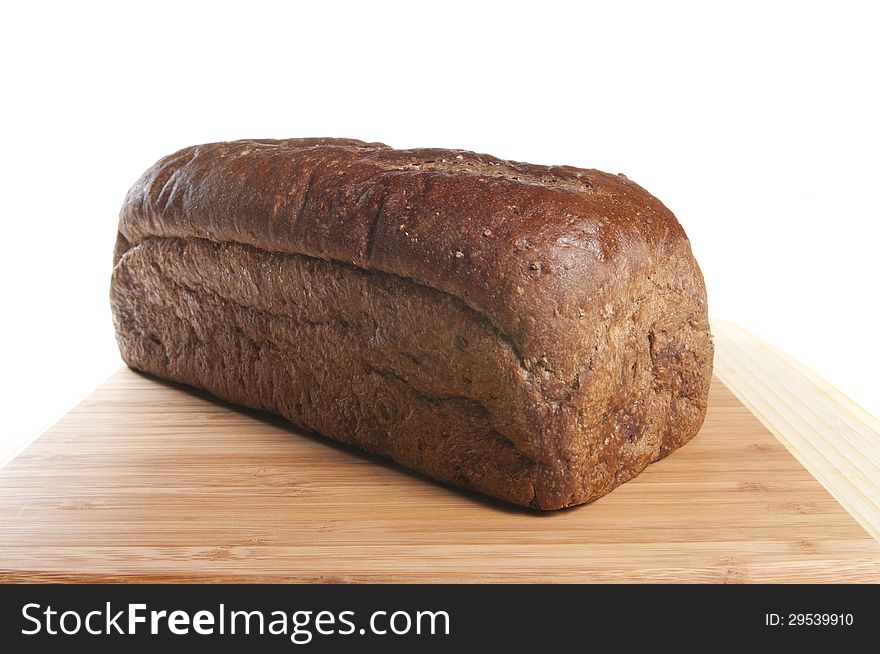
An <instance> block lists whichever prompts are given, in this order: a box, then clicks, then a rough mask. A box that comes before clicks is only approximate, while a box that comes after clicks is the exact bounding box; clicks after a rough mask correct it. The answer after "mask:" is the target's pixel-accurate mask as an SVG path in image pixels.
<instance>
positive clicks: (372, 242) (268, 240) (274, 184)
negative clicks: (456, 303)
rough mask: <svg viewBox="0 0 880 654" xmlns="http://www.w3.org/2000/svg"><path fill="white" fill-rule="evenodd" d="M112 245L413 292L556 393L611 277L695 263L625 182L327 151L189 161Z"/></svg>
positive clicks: (126, 211) (167, 162)
mask: <svg viewBox="0 0 880 654" xmlns="http://www.w3.org/2000/svg"><path fill="white" fill-rule="evenodd" d="M119 230H120V234H121V235H122V237H123V238H124V239H125V240H126V241H127V242H128V245H129V246H133V245H135V244H136V243H137V242H139V241H141V240H143V239H146V238H149V237H151V236H170V237H181V238H203V239H209V240H212V241H233V242H237V243H243V244H248V245H252V246H256V247H258V248H263V249H266V250H272V251H277V252H288V253H296V254H302V255H307V256H310V257H319V258H322V259H326V260H331V261H336V262H340V263H343V264H350V265H354V266H357V267H359V268H364V269H368V270H374V271H382V272H385V273H392V274H395V275H400V276H403V277H407V278H410V279H413V280H415V281H417V282H420V283H422V284H425V285H427V286H429V287H432V288H435V289H437V290H439V291H442V292H445V293H449V294H451V295H453V296H455V297H457V298H459V299H460V300H461V301H463V302H464V303H466V304H467V305H468V306H470V307H471V308H473V309H474V310H476V311H478V312H479V313H481V314H482V315H483V316H484V317H485V318H486V319H487V320H488V321H489V322H490V323H491V324H492V325H493V326H494V327H495V328H496V329H497V330H498V332H499V335H500V336H501V337H502V338H504V339H505V340H506V341H507V342H508V343H509V344H510V345H511V347H512V348H513V350H514V352H516V354H517V356H518V357H519V359H520V361H521V362H522V365H523V367H524V368H525V369H526V370H529V371H531V370H533V368H534V367H535V366H540V367H541V368H542V370H543V371H544V372H545V373H546V371H547V370H551V371H552V372H553V376H554V377H556V378H557V379H559V381H560V382H565V380H568V379H571V378H572V377H574V375H576V374H577V368H578V365H579V362H578V360H577V358H578V357H576V356H574V355H575V353H576V352H577V347H578V343H579V342H583V340H582V338H581V336H580V335H584V334H586V332H587V331H590V332H591V333H593V330H594V327H595V321H594V320H591V318H593V319H595V318H597V316H600V315H601V312H602V311H603V303H604V302H605V300H604V298H606V297H608V293H609V287H612V286H615V285H616V284H617V283H619V280H616V279H615V278H619V277H620V276H621V275H624V274H625V273H627V272H628V271H632V270H634V269H636V268H638V269H639V270H650V269H651V268H652V267H653V266H652V265H648V266H645V265H642V264H645V263H649V264H659V263H660V261H661V260H662V258H664V257H670V256H672V257H681V256H684V257H690V256H691V255H690V246H689V244H688V242H687V238H686V236H685V234H684V232H683V231H682V229H681V227H680V226H679V224H678V222H677V221H676V219H675V217H674V216H673V215H672V213H671V212H670V211H669V210H668V209H667V208H666V207H664V206H663V204H661V203H660V202H659V201H658V200H657V199H656V198H655V197H653V196H652V195H650V194H649V193H648V192H646V191H645V190H644V189H642V188H641V187H640V186H638V185H637V184H635V183H633V182H631V181H629V180H628V179H626V178H624V177H622V176H615V175H610V174H607V173H603V172H600V171H598V170H583V169H579V168H573V167H570V166H538V165H532V164H526V163H519V162H513V161H505V160H502V159H497V158H495V157H492V156H488V155H484V154H475V153H473V152H468V151H464V150H441V149H415V150H394V149H391V148H389V147H388V146H386V145H383V144H381V143H365V142H362V141H357V140H352V139H330V138H317V139H290V140H243V141H234V142H228V143H213V144H208V145H198V146H193V147H189V148H185V149H183V150H180V151H179V152H177V153H175V154H172V155H170V156H168V157H165V158H164V159H162V160H160V161H159V162H157V163H156V164H155V165H154V166H153V167H152V168H150V169H149V170H148V171H146V172H145V173H144V175H143V176H142V177H141V179H140V180H138V182H137V183H136V184H135V185H134V186H133V187H132V189H131V190H130V191H129V193H128V196H127V197H126V200H125V204H124V206H123V208H122V212H121V216H120V227H119ZM118 255H119V253H117V256H118ZM646 258H647V259H652V261H645V259H646ZM635 264H639V265H638V266H636V265H635ZM694 270H695V275H697V276H699V270H698V269H697V268H696V266H695V264H694ZM692 287H693V289H694V290H693V292H694V293H695V294H703V293H705V291H704V290H703V288H702V280H701V279H700V281H699V283H695V284H693V285H692ZM700 300H701V302H703V303H704V302H705V299H704V296H703V298H700Z"/></svg>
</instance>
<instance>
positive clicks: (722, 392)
mask: <svg viewBox="0 0 880 654" xmlns="http://www.w3.org/2000/svg"><path fill="white" fill-rule="evenodd" d="M715 332H716V345H717V347H718V351H719V355H718V362H719V363H718V367H717V370H718V373H719V374H720V375H722V376H726V377H727V378H730V377H731V375H733V377H736V371H737V366H739V367H741V368H742V369H743V370H741V371H740V372H743V371H745V372H743V375H745V377H746V378H747V379H751V382H750V383H756V382H754V378H755V373H754V371H755V370H757V369H758V368H760V367H761V366H766V365H770V364H767V361H768V360H769V359H768V358H767V357H768V356H769V355H766V354H763V355H762V354H760V353H759V354H758V355H755V351H754V349H753V351H752V352H751V355H750V356H752V355H754V356H755V358H754V360H752V361H751V362H749V361H748V360H747V359H746V355H745V354H737V347H740V346H742V342H740V343H739V345H738V344H737V338H739V337H738V336H736V335H737V334H739V332H737V331H736V330H734V329H733V328H732V327H730V326H726V325H723V324H720V325H716V327H715ZM725 332H726V333H725ZM731 334H733V336H731ZM743 338H744V337H743ZM743 338H740V341H742V340H743ZM771 358H772V357H771ZM777 363H778V362H777ZM783 363H784V362H783ZM780 365H782V364H780ZM771 373H772V371H765V373H762V374H761V375H758V377H760V378H762V379H763V380H764V382H765V383H767V384H770V385H771V386H772V383H773V375H772V374H771ZM789 374H794V373H793V372H792V371H789ZM731 385H733V384H731ZM789 385H790V384H789ZM743 386H744V384H743V383H742V379H740V383H739V385H738V387H739V388H740V389H741V388H742V387H743ZM774 392H780V393H782V394H783V395H784V394H785V391H784V389H783V391H779V388H778V387H777V388H776V391H774ZM813 392H814V393H817V392H823V391H821V390H820V391H813ZM770 395H771V392H770V391H767V390H766V389H765V390H761V389H759V390H758V392H755V393H753V395H752V397H753V399H757V401H765V402H766V401H767V398H768V397H769V396H770ZM830 395H831V394H830V392H825V396H824V398H823V401H825V400H828V398H829V397H830ZM796 396H797V394H789V395H788V396H787V399H786V400H785V401H781V402H780V401H777V402H776V403H775V404H773V403H771V405H772V406H776V408H777V409H779V410H780V411H782V412H783V413H785V412H786V411H788V412H789V420H791V421H795V418H793V417H792V416H796V419H797V420H800V421H804V422H805V424H806V423H808V425H813V426H815V425H817V424H819V423H820V422H821V420H819V419H817V418H815V417H811V416H810V415H807V414H806V413H804V412H803V411H801V413H798V411H799V409H798V408H797V407H796V406H794V405H796V404H797V403H798V402H801V404H803V406H805V407H806V406H808V405H809V406H812V407H815V406H816V404H815V401H816V398H815V397H813V398H810V397H806V398H805V397H802V396H801V397H800V399H797V397H796ZM793 397H794V398H795V399H792V398H793ZM834 399H835V398H833V397H831V400H834ZM786 402H789V403H790V406H788V407H787V408H786V405H785V403H786ZM811 403H812V404H811ZM832 404H833V402H832ZM756 406H757V405H756ZM772 406H771V408H772ZM780 407H782V408H781V409H780ZM837 408H838V410H841V409H840V406H837ZM759 409H760V407H758V409H756V408H755V407H753V410H756V412H758V410H759ZM811 410H812V409H811ZM791 412H794V413H791ZM764 413H766V408H765V410H764ZM829 415H830V414H829ZM762 417H763V418H765V422H766V416H764V415H762ZM859 417H860V416H856V418H859ZM832 418H833V420H838V422H839V421H840V420H841V418H840V415H837V417H836V418H835V417H833V416H832ZM847 419H849V420H852V419H853V417H852V415H849V416H848V417H847ZM829 420H831V419H829ZM840 424H843V423H839V424H838V427H839V426H840ZM860 424H861V427H860V429H862V428H864V429H868V431H867V432H866V431H864V429H863V431H862V432H859V436H860V438H861V437H863V436H864V435H865V433H867V434H868V436H870V433H871V432H870V430H872V429H873V428H874V425H873V423H871V424H867V423H860ZM866 424H867V427H866ZM820 428H821V425H820ZM793 431H795V430H792V429H789V430H788V432H787V434H788V436H789V437H790V436H791V434H792V433H793ZM874 436H877V434H876V433H875V434H874ZM823 437H827V438H828V439H830V440H829V442H833V441H834V439H835V438H837V435H836V434H835V433H831V432H828V430H827V429H826V430H825V432H824V436H823ZM783 440H785V439H783ZM815 440H816V439H815V438H814V441H813V445H815ZM819 440H821V438H819ZM877 442H878V443H880V437H878V441H877ZM869 444H870V443H869ZM787 445H788V446H789V447H791V443H787ZM875 445H876V443H875ZM807 449H809V448H807ZM819 449H821V448H819ZM838 449H839V448H838ZM792 451H794V452H795V454H796V455H797V456H799V457H802V455H803V451H799V450H797V449H796V448H792ZM874 452H876V450H870V451H869V452H868V454H869V455H870V456H873V453H874ZM870 456H869V457H868V458H870ZM802 458H803V460H804V461H805V462H806V463H805V464H804V465H802V463H801V462H799V461H798V459H797V458H795V455H793V454H792V452H790V451H789V449H787V447H786V445H783V444H782V443H781V442H780V440H779V439H778V438H777V436H775V435H774V434H773V433H771V431H769V430H768V429H767V428H766V427H765V426H763V425H762V423H761V422H760V421H759V420H758V418H756V417H755V416H754V415H753V414H752V413H751V412H750V411H749V410H748V409H746V407H745V406H744V405H743V403H742V402H741V401H740V400H738V399H737V398H736V397H735V396H734V394H733V393H732V392H731V391H730V390H729V389H728V388H727V387H726V386H725V385H724V384H723V383H722V382H721V381H719V380H718V379H716V380H715V381H714V383H713V385H712V391H711V397H710V409H709V414H708V416H707V418H706V423H705V426H704V428H703V430H702V432H701V433H700V435H699V436H698V437H697V438H696V439H694V440H693V441H691V442H690V443H689V444H688V445H686V446H685V447H684V448H682V449H681V450H679V451H678V452H676V453H674V454H673V455H671V456H670V457H668V458H667V459H665V460H663V461H661V462H659V463H657V464H655V465H652V466H650V467H649V468H648V470H646V471H645V472H644V473H643V474H642V475H640V476H639V477H637V478H636V479H635V480H633V481H631V482H629V483H627V484H625V485H624V486H622V487H621V488H619V489H618V490H616V491H614V492H613V493H611V494H610V495H608V496H606V497H604V498H602V499H600V500H599V501H597V502H595V503H593V504H590V505H587V506H582V507H577V508H574V509H569V510H565V511H559V512H553V513H546V514H541V513H534V512H532V511H529V510H525V509H519V508H515V507H511V506H507V505H505V504H502V503H500V502H496V501H493V500H488V499H485V498H482V497H479V496H477V495H474V494H471V493H466V492H462V491H459V490H455V489H452V488H449V487H446V486H443V485H441V484H438V483H434V482H432V481H430V480H428V479H425V478H424V477H421V476H419V475H417V474H414V473H410V472H408V471H406V470H404V469H403V468H401V467H399V466H396V465H394V464H390V463H388V462H385V461H382V460H379V459H376V458H374V457H371V456H367V455H363V454H360V453H358V452H355V451H353V450H350V449H348V448H345V447H340V446H337V445H334V444H331V443H329V442H328V441H325V440H324V439H322V438H320V437H316V436H311V435H303V434H301V433H299V432H297V430H296V429H294V428H292V427H291V426H290V425H289V424H286V423H284V422H283V421H281V420H278V419H275V418H272V417H269V416H266V415H262V414H257V413H253V412H248V411H241V410H236V409H234V408H231V407H229V406H227V405H224V404H221V403H218V402H215V401H213V400H211V399H210V398H208V397H206V396H204V395H201V394H198V393H194V392H192V391H188V390H186V389H184V388H181V387H178V386H173V385H169V384H165V383H163V382H160V381H157V380H155V379H151V378H148V377H145V376H142V375H139V374H136V373H134V372H131V371H129V370H126V369H123V370H120V371H119V372H118V373H116V374H115V375H114V376H113V377H112V378H111V379H109V380H108V381H107V382H106V383H105V384H104V385H103V386H101V387H100V388H98V389H97V390H96V391H95V392H94V393H93V394H92V395H91V396H90V397H89V398H88V399H86V400H85V401H84V402H82V403H81V404H80V405H79V406H78V407H77V408H76V409H74V410H73V411H72V412H71V413H69V414H68V415H67V416H66V417H65V418H63V419H62V420H61V421H60V422H58V423H57V424H56V425H55V426H53V427H52V428H50V429H49V430H48V431H47V432H45V433H44V434H43V435H42V436H40V437H39V438H38V439H37V440H36V441H35V442H33V443H32V444H31V445H30V446H29V447H28V448H27V449H26V450H24V451H23V452H22V453H20V454H19V455H18V456H17V457H16V458H14V460H12V461H11V462H10V463H8V464H7V465H6V466H5V467H4V468H3V469H0V580H5V581H310V582H311V581H323V582H336V581H346V582H347V581H402V582H414V581H431V582H433V581H454V582H463V581H497V582H540V581H565V582H600V581H648V582H651V581H688V582H691V581H717V582H752V581H794V582H801V581H874V582H877V581H880V544H878V542H877V541H876V540H875V539H874V537H873V536H872V535H871V534H870V533H868V531H867V530H866V527H867V529H873V526H872V524H873V523H872V522H871V521H872V520H873V519H874V518H875V517H876V516H874V515H873V514H871V510H870V507H871V501H872V493H874V494H875V495H874V498H873V499H875V498H876V484H877V482H878V480H880V476H875V477H873V479H870V478H868V479H867V481H868V482H870V483H869V484H868V486H865V485H864V484H863V485H861V486H859V483H861V482H862V481H865V479H862V477H864V476H865V475H864V474H862V473H865V470H866V469H865V468H864V466H865V465H869V464H870V465H873V464H874V463H876V462H872V461H869V462H868V463H865V462H864V461H858V462H853V461H849V463H847V464H846V465H847V466H849V468H847V469H846V470H844V471H843V472H841V470H840V469H838V468H834V467H833V466H831V467H828V466H827V465H826V466H825V468H826V469H825V471H824V473H823V472H821V471H820V472H819V473H817V472H816V470H818V469H819V468H821V467H822V466H823V465H825V464H824V463H823V461H824V460H823V459H822V458H821V457H819V456H817V455H816V454H815V453H814V454H811V455H809V456H805V457H802ZM851 458H852V457H851ZM817 462H818V463H817ZM805 465H807V466H808V467H811V466H812V467H814V468H816V470H813V471H812V474H811V472H808V470H807V468H806V467H805ZM859 466H862V468H859ZM857 469H860V470H861V472H860V473H859V474H856V475H853V474H850V473H852V471H853V470H857ZM867 474H873V473H872V472H871V470H867ZM814 475H815V476H814ZM823 475H824V477H823ZM816 477H819V478H820V479H822V483H820V481H817V478H816ZM829 479H830V481H829ZM852 479H855V480H856V481H858V482H859V483H853V484H849V482H850V481H852ZM848 480H849V481H848ZM823 484H825V485H826V486H828V488H830V489H831V490H832V492H834V493H835V496H837V499H835V496H832V494H831V493H829V491H828V490H826V488H825V487H824V486H823ZM835 484H836V485H835ZM848 484H849V485H848ZM871 484H873V486H871ZM841 489H842V490H841ZM847 493H851V494H852V497H849V498H847V497H846V494H847ZM865 498H868V500H869V501H868V504H867V507H868V508H867V509H865V508H864V506H863V507H862V509H861V513H860V512H859V511H860V509H859V506H860V505H858V502H860V501H862V502H863V501H864V499H865ZM863 504H864V502H863ZM844 506H847V508H844ZM874 509H876V505H874ZM853 515H856V517H857V518H858V520H859V521H858V522H857V520H856V519H855V518H854V517H853ZM859 522H861V524H860V523H859ZM863 525H864V526H863Z"/></svg>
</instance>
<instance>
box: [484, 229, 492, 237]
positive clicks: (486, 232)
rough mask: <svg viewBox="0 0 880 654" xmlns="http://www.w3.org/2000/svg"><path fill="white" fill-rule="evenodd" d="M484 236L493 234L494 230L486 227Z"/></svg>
mask: <svg viewBox="0 0 880 654" xmlns="http://www.w3.org/2000/svg"><path fill="white" fill-rule="evenodd" d="M483 236H492V230H491V229H489V228H486V229H484V230H483Z"/></svg>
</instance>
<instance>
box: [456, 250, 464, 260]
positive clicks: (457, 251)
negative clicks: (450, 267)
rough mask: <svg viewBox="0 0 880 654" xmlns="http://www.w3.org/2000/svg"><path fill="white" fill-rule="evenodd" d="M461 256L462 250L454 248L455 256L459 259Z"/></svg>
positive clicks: (462, 255) (462, 254)
mask: <svg viewBox="0 0 880 654" xmlns="http://www.w3.org/2000/svg"><path fill="white" fill-rule="evenodd" d="M462 257H464V252H462V251H461V250H456V251H455V258H456V259H461V258H462Z"/></svg>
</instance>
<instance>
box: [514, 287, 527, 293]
mask: <svg viewBox="0 0 880 654" xmlns="http://www.w3.org/2000/svg"><path fill="white" fill-rule="evenodd" d="M525 292H526V290H525V289H524V288H523V287H522V286H517V287H516V294H517V295H522V294H523V293H525Z"/></svg>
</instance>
